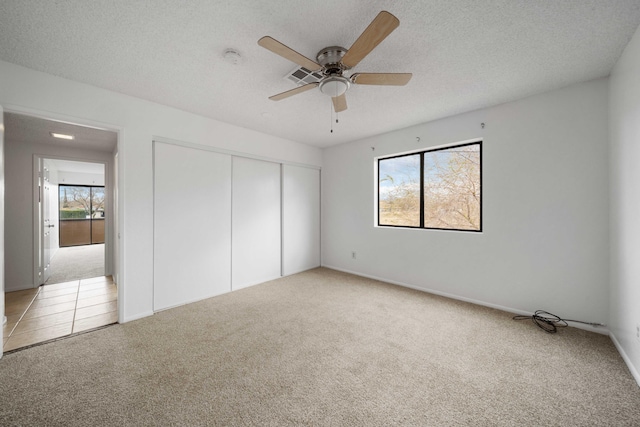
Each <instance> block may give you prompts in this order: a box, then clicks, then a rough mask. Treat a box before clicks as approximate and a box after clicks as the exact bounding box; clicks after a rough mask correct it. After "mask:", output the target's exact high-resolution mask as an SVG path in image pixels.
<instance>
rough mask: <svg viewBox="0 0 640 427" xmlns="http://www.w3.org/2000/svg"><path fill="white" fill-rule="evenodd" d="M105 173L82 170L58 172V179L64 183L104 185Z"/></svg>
mask: <svg viewBox="0 0 640 427" xmlns="http://www.w3.org/2000/svg"><path fill="white" fill-rule="evenodd" d="M104 176H105V174H97V173H83V172H68V171H60V172H58V181H59V183H60V184H65V185H97V186H100V185H104Z"/></svg>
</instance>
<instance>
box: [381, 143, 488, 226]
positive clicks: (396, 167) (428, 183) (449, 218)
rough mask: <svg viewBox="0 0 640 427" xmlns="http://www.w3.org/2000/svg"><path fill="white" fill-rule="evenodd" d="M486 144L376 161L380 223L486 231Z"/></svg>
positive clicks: (472, 144) (461, 146)
mask: <svg viewBox="0 0 640 427" xmlns="http://www.w3.org/2000/svg"><path fill="white" fill-rule="evenodd" d="M481 161H482V142H480V141H479V142H473V143H468V144H461V145H456V146H451V147H446V148H438V149H434V150H425V151H422V152H419V153H411V154H403V155H399V156H394V157H387V158H383V159H378V225H379V226H396V227H415V228H434V229H444V230H465V231H481V230H482V212H481V208H482V203H481V194H482V191H481V190H482V173H481Z"/></svg>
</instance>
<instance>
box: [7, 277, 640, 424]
mask: <svg viewBox="0 0 640 427" xmlns="http://www.w3.org/2000/svg"><path fill="white" fill-rule="evenodd" d="M511 317H512V315H511V314H509V313H505V312H502V311H498V310H493V309H489V308H486V307H480V306H476V305H472V304H468V303H463V302H459V301H454V300H450V299H446V298H442V297H438V296H433V295H429V294H426V293H421V292H418V291H413V290H410V289H404V288H401V287H397V286H393V285H389V284H385V283H381V282H378V281H374V280H369V279H364V278H361V277H356V276H353V275H349V274H344V273H340V272H336V271H332V270H328V269H322V268H320V269H315V270H311V271H308V272H304V273H301V274H297V275H294V276H289V277H286V278H282V279H279V280H275V281H272V282H267V283H264V284H261V285H257V286H253V287H250V288H246V289H242V290H239V291H235V292H231V293H228V294H225V295H221V296H219V297H215V298H210V299H207V300H204V301H200V302H197V303H194V304H189V305H186V306H182V307H178V308H175V309H171V310H166V311H163V312H160V313H157V314H155V315H154V316H151V317H147V318H143V319H140V320H137V321H133V322H129V323H125V324H121V325H114V326H111V327H108V328H105V329H102V330H99V331H95V332H91V333H87V334H83V335H78V336H72V337H71V338H67V339H64V340H60V341H56V342H52V343H49V344H44V345H41V346H38V347H33V348H28V349H26V350H22V351H18V352H15V353H11V354H8V355H6V356H5V357H4V358H3V359H2V360H0V425H48V426H58V425H59V426H63V425H64V426H83V425H100V426H108V425H113V426H116V425H117V426H120V425H123V426H145V425H148V426H151V425H175V426H182V425H189V426H196V425H221V426H222V425H224V426H244V425H246V426H258V425H260V426H262V425H264V426H288V425H311V426H324V425H331V426H392V425H408V426H519V425H543V426H638V425H639V423H640V388H639V387H638V385H637V384H636V383H635V381H634V380H633V378H632V376H631V374H630V373H629V371H628V369H627V368H626V366H625V364H624V362H623V361H622V359H621V357H620V355H619V354H618V353H617V351H616V349H615V347H614V345H613V344H612V342H611V340H610V339H609V338H608V337H607V336H605V335H600V334H595V333H592V332H587V331H584V330H581V329H576V328H565V329H561V330H560V331H559V332H558V333H557V334H553V335H551V334H547V333H544V332H543V331H541V330H540V329H538V328H537V327H535V325H533V324H532V323H530V322H518V321H514V320H512V319H511Z"/></svg>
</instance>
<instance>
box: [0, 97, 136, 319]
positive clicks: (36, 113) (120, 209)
mask: <svg viewBox="0 0 640 427" xmlns="http://www.w3.org/2000/svg"><path fill="white" fill-rule="evenodd" d="M2 109H4V111H3V113H4V112H8V113H16V114H23V115H27V116H33V117H38V118H41V119H45V120H54V121H59V122H64V123H69V124H74V125H78V126H84V127H90V128H95V129H101V130H107V131H110V132H115V133H116V135H117V138H116V148H115V150H114V152H113V153H111V158H112V159H115V156H118V157H119V163H120V164H122V162H124V160H125V157H124V156H123V155H121V154H120V153H121V152H122V147H123V141H124V134H125V130H124V128H123V127H121V126H117V125H113V124H110V123H105V122H100V121H96V120H90V119H82V118H78V117H75V116H68V115H64V114H59V113H55V112H51V111H43V110H39V109H34V108H30V107H24V106H19V105H14V104H2V105H0V111H2ZM43 157H46V158H53V159H55V158H56V156H50V155H44V156H43ZM71 160H75V159H71ZM78 160H80V161H84V159H78ZM114 163H115V160H114ZM114 167H115V166H114V164H111V165H110V167H106V169H105V179H109V180H110V182H111V178H110V176H111V175H110V174H116V173H117V174H118V177H117V179H115V177H114V179H113V185H114V186H116V185H117V186H118V188H113V189H111V190H110V191H113V193H112V194H111V196H110V197H109V199H110V200H109V203H113V205H114V210H113V219H112V221H113V222H112V223H111V224H115V226H114V228H113V229H112V228H111V226H112V225H111V224H110V225H109V227H108V230H110V231H109V232H108V233H109V234H110V236H109V238H110V241H111V245H112V248H110V249H109V252H111V253H113V256H114V257H115V256H118V260H117V262H116V261H115V260H112V261H111V263H110V264H109V267H110V268H114V267H116V268H117V269H118V271H113V272H112V274H113V277H114V281H115V279H116V277H117V280H118V281H117V282H116V283H117V285H118V322H121V321H122V319H124V306H125V297H126V296H125V292H124V288H125V286H126V284H125V279H126V278H125V274H124V267H125V260H124V248H123V246H124V239H125V234H124V232H123V230H124V218H123V214H124V204H123V198H124V195H125V194H124V191H123V189H124V183H125V180H124V177H123V172H122V168H118V169H114ZM0 170H2V171H3V170H4V157H0ZM107 174H109V175H107ZM3 183H4V181H3V182H2V184H3ZM0 190H2V192H3V194H4V186H2V187H1V188H0ZM115 197H118V200H117V202H116V201H115V200H111V199H113V198H115ZM116 206H117V211H116V210H115V207H116ZM2 207H3V208H4V204H2ZM1 222H2V224H1V226H0V231H3V230H4V216H2V218H1ZM106 225H107V224H105V226H106ZM116 226H117V228H115V227H116ZM106 228H107V227H105V229H106ZM111 230H113V232H112V231H111ZM105 232H106V231H105ZM1 244H2V250H3V251H4V239H3V240H2V243H1ZM116 246H117V250H115V247H116ZM106 249H107V246H106V239H105V252H107V250H106ZM2 253H4V252H2ZM0 262H4V256H2V259H1V260H0ZM106 266H107V265H105V267H106ZM2 281H3V282H4V276H3V278H2ZM34 281H35V277H34ZM3 285H4V283H3ZM2 291H3V294H2V295H4V287H2ZM3 301H4V298H3Z"/></svg>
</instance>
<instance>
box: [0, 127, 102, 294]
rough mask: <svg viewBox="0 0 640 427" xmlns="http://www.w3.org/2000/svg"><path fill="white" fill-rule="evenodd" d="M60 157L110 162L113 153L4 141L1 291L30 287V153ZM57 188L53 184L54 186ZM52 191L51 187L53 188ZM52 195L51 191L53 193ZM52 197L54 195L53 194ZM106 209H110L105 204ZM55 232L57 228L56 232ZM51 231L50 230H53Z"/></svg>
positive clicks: (31, 249)
mask: <svg viewBox="0 0 640 427" xmlns="http://www.w3.org/2000/svg"><path fill="white" fill-rule="evenodd" d="M35 154H38V155H42V156H45V157H46V156H52V157H56V156H60V157H68V158H74V159H78V160H94V161H97V162H105V163H107V164H108V165H110V164H111V162H112V157H113V155H112V154H110V153H106V152H100V151H86V150H77V149H69V148H65V147H57V146H52V145H48V144H38V143H34V142H29V141H16V140H12V139H9V138H7V139H6V141H5V200H6V211H5V227H6V231H5V238H4V244H5V247H6V248H11V250H9V251H6V252H5V266H6V269H5V290H6V291H8V292H10V291H16V290H20V289H28V288H32V287H33V286H34V277H33V273H34V272H33V253H34V248H33V241H34V236H33V203H34V202H33V200H34V191H33V185H34V183H33V156H34V155H35ZM56 188H57V186H56ZM54 191H55V190H54ZM54 194H55V193H54ZM54 197H55V196H54ZM107 209H110V208H109V207H108V208H107ZM55 232H57V229H56V231H55ZM55 232H54V233H55Z"/></svg>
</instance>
